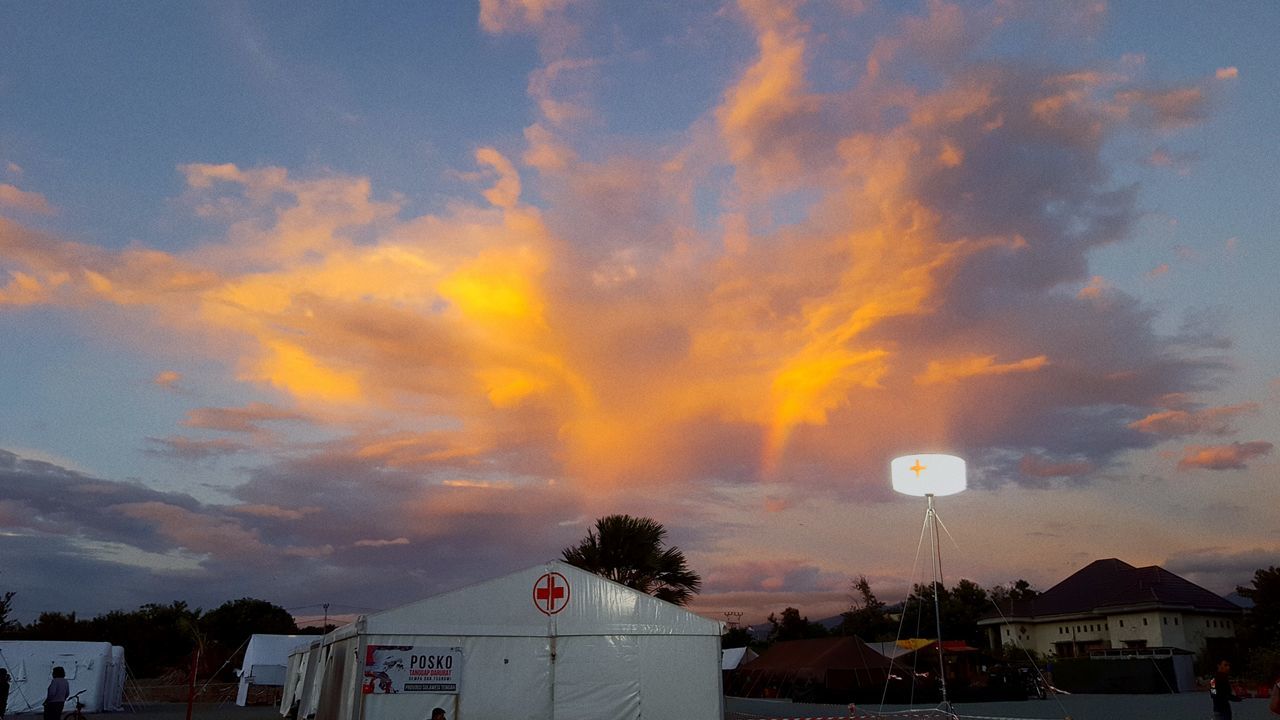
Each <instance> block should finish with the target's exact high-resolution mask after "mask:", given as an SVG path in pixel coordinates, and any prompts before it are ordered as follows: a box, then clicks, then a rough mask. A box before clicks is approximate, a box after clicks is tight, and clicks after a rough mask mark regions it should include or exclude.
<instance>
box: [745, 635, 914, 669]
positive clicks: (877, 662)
mask: <svg viewBox="0 0 1280 720" xmlns="http://www.w3.org/2000/svg"><path fill="white" fill-rule="evenodd" d="M891 665H892V663H891V662H890V661H889V658H887V657H885V656H883V655H881V654H880V653H878V652H876V651H875V650H872V649H871V648H870V647H868V646H867V644H866V643H864V642H862V640H860V639H858V638H856V637H853V636H851V635H847V636H844V637H825V638H813V639H810V640H788V641H786V642H779V643H774V644H773V645H772V646H771V647H770V648H769V649H768V650H765V651H764V652H763V653H761V655H760V657H758V658H756V659H755V660H752V661H751V662H749V663H747V664H746V665H743V667H745V668H749V669H751V670H764V669H786V670H801V669H803V670H818V671H821V670H827V669H839V670H852V669H859V670H865V669H868V668H877V669H883V668H888V667H890V666H891Z"/></svg>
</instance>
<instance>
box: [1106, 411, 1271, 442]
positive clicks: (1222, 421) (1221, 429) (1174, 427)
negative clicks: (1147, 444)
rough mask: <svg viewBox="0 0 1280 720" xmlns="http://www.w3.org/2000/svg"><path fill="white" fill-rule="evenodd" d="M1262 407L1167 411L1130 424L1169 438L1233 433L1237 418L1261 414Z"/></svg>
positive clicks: (1139, 429)
mask: <svg viewBox="0 0 1280 720" xmlns="http://www.w3.org/2000/svg"><path fill="white" fill-rule="evenodd" d="M1258 408H1259V405H1258V403H1241V404H1239V405H1224V406H1222V407H1213V408H1205V409H1204V410H1197V411H1188V410H1180V409H1174V410H1163V411H1160V412H1156V413H1152V414H1150V415H1148V416H1146V417H1144V418H1142V419H1141V420H1136V421H1134V422H1132V423H1129V427H1130V428H1131V429H1133V430H1138V431H1140V432H1145V433H1151V434H1153V435H1164V436H1166V437H1178V436H1183V435H1197V434H1208V435H1227V434H1230V433H1231V432H1233V428H1232V427H1231V421H1232V420H1233V419H1234V418H1236V417H1238V416H1240V415H1245V414H1254V413H1257V412H1258Z"/></svg>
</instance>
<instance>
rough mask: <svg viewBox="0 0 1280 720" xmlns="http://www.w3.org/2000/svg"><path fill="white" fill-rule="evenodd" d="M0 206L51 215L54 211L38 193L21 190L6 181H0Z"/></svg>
mask: <svg viewBox="0 0 1280 720" xmlns="http://www.w3.org/2000/svg"><path fill="white" fill-rule="evenodd" d="M0 208H9V209H11V210H21V211H23V212H30V213H36V214H39V215H52V214H53V212H54V210H53V206H52V205H50V204H49V201H48V200H46V199H45V197H44V196H43V195H41V194H40V193H37V192H29V191H26V190H21V189H19V188H17V187H16V186H13V185H10V184H8V183H0Z"/></svg>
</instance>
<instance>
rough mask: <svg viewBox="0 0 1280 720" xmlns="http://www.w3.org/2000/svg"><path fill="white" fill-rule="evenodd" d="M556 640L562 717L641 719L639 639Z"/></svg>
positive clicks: (557, 704)
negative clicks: (637, 640) (637, 642)
mask: <svg viewBox="0 0 1280 720" xmlns="http://www.w3.org/2000/svg"><path fill="white" fill-rule="evenodd" d="M556 640H557V643H556V657H555V664H556V671H555V694H554V697H555V700H554V702H555V713H554V717H555V718H556V720H605V719H607V720H639V718H640V679H639V678H640V651H639V649H638V647H637V645H636V640H635V638H632V637H628V636H625V635H602V636H577V637H572V636H571V637H565V636H560V637H558V638H556Z"/></svg>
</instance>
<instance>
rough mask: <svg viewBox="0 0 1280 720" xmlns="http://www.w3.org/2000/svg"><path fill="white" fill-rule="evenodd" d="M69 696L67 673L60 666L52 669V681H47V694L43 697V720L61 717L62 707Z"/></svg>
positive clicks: (69, 688) (56, 719) (69, 687)
mask: <svg viewBox="0 0 1280 720" xmlns="http://www.w3.org/2000/svg"><path fill="white" fill-rule="evenodd" d="M70 695H71V686H70V685H69V684H68V683H67V671H66V670H63V669H62V666H57V667H55V668H54V669H53V679H52V680H50V681H49V692H48V693H47V694H46V695H45V696H44V720H58V716H60V715H62V706H63V705H65V704H66V702H67V698H68V697H70Z"/></svg>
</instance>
